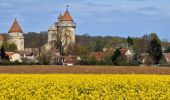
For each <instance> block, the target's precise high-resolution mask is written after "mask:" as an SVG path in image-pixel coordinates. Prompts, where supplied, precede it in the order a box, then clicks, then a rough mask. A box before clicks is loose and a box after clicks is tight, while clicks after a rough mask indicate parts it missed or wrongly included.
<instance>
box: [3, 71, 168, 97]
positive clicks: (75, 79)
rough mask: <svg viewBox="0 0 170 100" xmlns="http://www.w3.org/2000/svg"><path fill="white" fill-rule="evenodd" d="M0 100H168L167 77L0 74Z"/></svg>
mask: <svg viewBox="0 0 170 100" xmlns="http://www.w3.org/2000/svg"><path fill="white" fill-rule="evenodd" d="M0 100H170V76H168V75H111V74H110V75H105V74H97V75H93V74H89V75H81V74H46V75H41V74H30V75H29V74H1V75H0Z"/></svg>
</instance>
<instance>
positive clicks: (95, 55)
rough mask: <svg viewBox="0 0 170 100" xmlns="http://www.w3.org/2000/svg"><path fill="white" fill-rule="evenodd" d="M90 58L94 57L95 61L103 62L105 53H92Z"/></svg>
mask: <svg viewBox="0 0 170 100" xmlns="http://www.w3.org/2000/svg"><path fill="white" fill-rule="evenodd" d="M91 56H93V57H95V58H96V60H103V59H104V58H105V56H106V55H105V52H92V53H91Z"/></svg>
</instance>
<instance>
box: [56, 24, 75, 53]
mask: <svg viewBox="0 0 170 100" xmlns="http://www.w3.org/2000/svg"><path fill="white" fill-rule="evenodd" d="M55 32H56V34H57V35H56V41H55V46H56V48H57V49H59V51H60V54H61V55H64V53H65V52H66V49H67V48H68V46H69V45H70V44H71V43H72V42H71V40H72V36H71V30H70V29H69V28H66V27H58V28H57V30H56V31H55Z"/></svg>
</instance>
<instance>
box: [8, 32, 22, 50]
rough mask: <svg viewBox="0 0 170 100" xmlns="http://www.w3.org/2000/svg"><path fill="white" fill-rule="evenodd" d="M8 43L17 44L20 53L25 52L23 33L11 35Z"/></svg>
mask: <svg viewBox="0 0 170 100" xmlns="http://www.w3.org/2000/svg"><path fill="white" fill-rule="evenodd" d="M8 42H11V43H15V44H16V46H17V50H18V51H22V50H24V37H23V33H9V38H8Z"/></svg>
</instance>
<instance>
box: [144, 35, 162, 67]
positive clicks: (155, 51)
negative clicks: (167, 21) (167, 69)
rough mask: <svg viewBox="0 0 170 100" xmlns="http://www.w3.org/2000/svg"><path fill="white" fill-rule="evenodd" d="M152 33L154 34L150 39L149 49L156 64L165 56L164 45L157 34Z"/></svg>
mask: <svg viewBox="0 0 170 100" xmlns="http://www.w3.org/2000/svg"><path fill="white" fill-rule="evenodd" d="M151 35H152V37H151V38H152V40H151V41H150V44H149V47H148V50H147V51H148V53H149V54H150V56H151V57H152V58H153V60H154V62H155V64H159V61H160V60H161V58H162V57H163V53H162V46H161V43H160V40H159V38H158V37H157V35H155V34H154V35H153V34H151Z"/></svg>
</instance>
